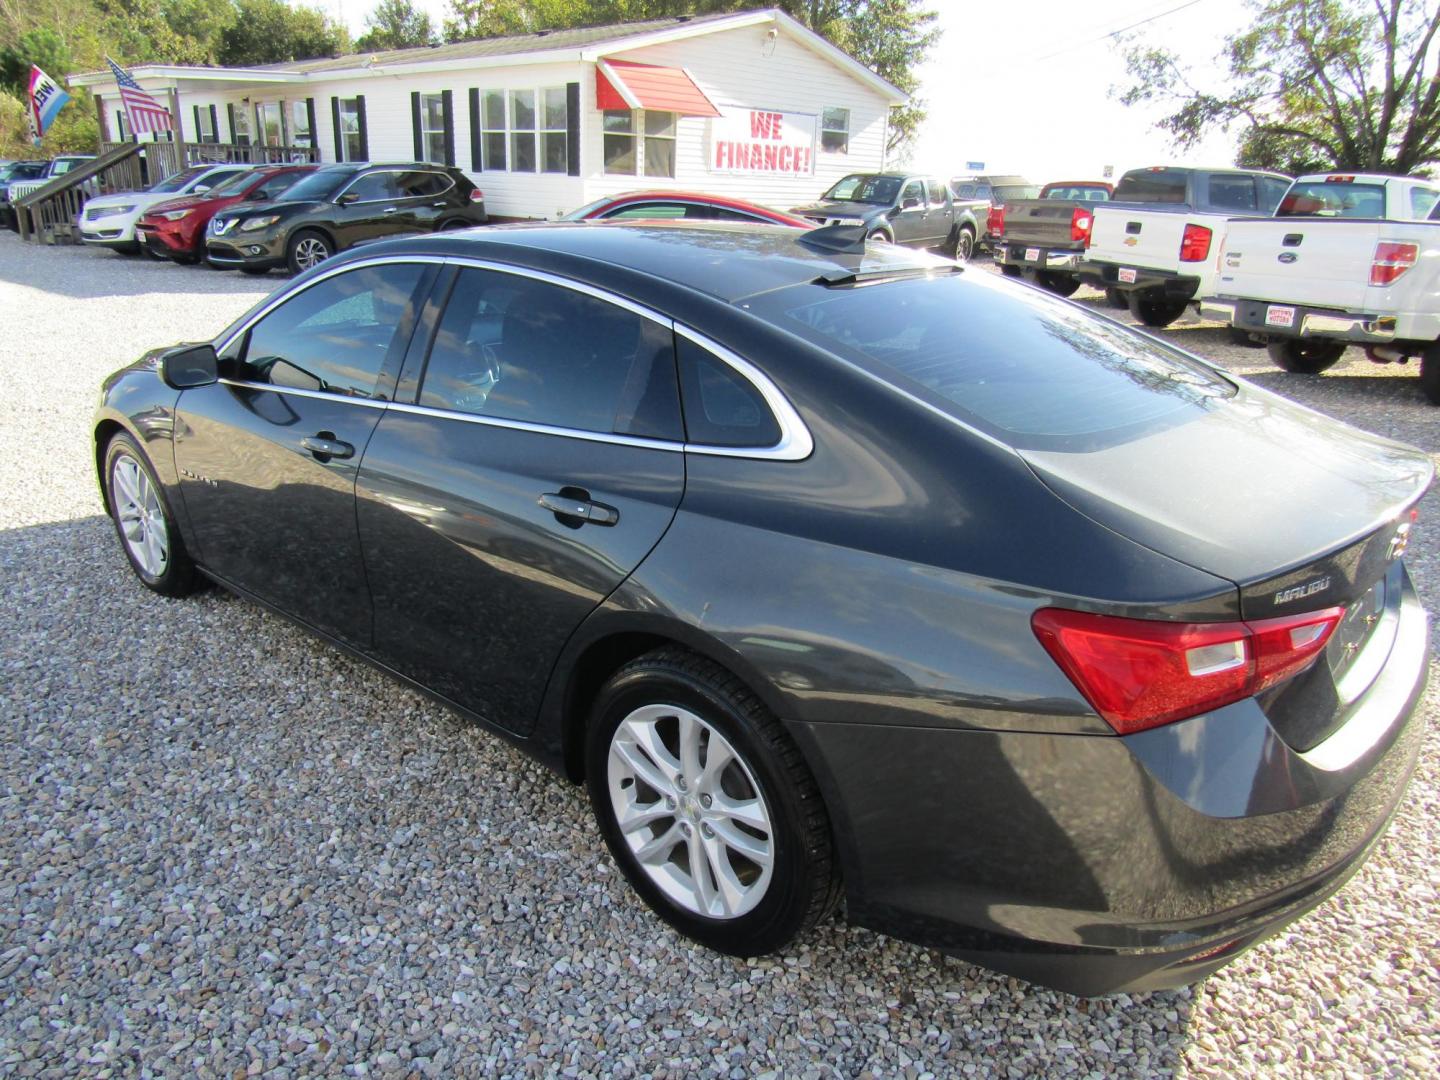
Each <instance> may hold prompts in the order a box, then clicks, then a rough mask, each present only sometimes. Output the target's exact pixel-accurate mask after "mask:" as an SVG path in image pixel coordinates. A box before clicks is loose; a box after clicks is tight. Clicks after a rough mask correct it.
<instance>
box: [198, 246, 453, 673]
mask: <svg viewBox="0 0 1440 1080" xmlns="http://www.w3.org/2000/svg"><path fill="white" fill-rule="evenodd" d="M434 275H435V268H434V266H433V265H431V264H424V263H386V264H379V265H372V266H367V267H361V268H356V269H351V270H345V271H343V272H340V273H336V274H332V275H329V276H326V277H322V278H320V279H318V280H317V281H315V282H313V283H312V284H310V285H309V286H308V287H306V288H304V289H301V290H300V291H298V292H295V293H292V294H290V295H289V296H287V297H285V298H284V299H282V300H281V301H280V302H279V303H278V304H277V305H276V306H274V307H273V308H271V309H269V310H268V311H266V312H264V313H263V314H262V315H261V316H260V317H259V319H258V320H256V321H255V322H254V323H253V324H252V325H251V326H250V327H249V328H248V329H247V330H245V331H244V332H242V333H240V334H239V335H237V336H236V337H235V338H234V339H233V340H232V342H231V343H229V344H225V345H222V375H223V377H222V378H221V380H220V382H218V383H216V384H215V385H213V386H207V387H203V388H201V389H197V390H187V391H185V392H184V394H182V395H181V398H180V403H179V407H178V410H177V416H176V420H175V464H176V466H177V468H178V469H179V472H180V488H181V492H182V493H183V495H182V497H183V501H184V505H185V511H186V513H187V515H188V517H189V520H190V524H191V532H190V536H191V538H193V540H194V542H195V546H196V548H197V551H196V553H195V554H196V555H197V557H198V558H199V559H200V561H201V562H202V563H203V565H205V566H206V567H207V568H208V569H210V570H212V571H213V572H214V573H216V574H218V575H219V576H221V577H223V578H224V579H225V580H226V581H228V582H230V583H231V584H234V585H237V586H239V587H241V588H242V589H245V590H247V591H248V592H250V593H253V594H254V595H255V596H257V597H259V598H260V599H261V600H264V601H266V602H268V603H271V604H274V605H275V606H276V607H278V608H280V609H282V610H283V611H285V612H287V613H289V614H291V615H294V616H296V617H298V618H299V619H301V620H303V621H304V622H306V623H308V624H310V625H311V626H313V627H315V628H316V629H318V630H321V631H323V632H325V633H328V634H331V635H333V636H334V637H336V638H339V639H340V640H342V641H345V642H347V643H349V644H352V645H355V646H357V647H361V648H365V647H368V646H369V644H370V638H371V610H370V594H369V591H368V589H367V588H366V584H365V571H364V567H363V566H362V564H361V558H360V545H359V536H358V534H357V530H356V525H355V474H356V470H357V469H358V468H359V466H360V462H361V459H362V458H363V457H364V455H365V446H366V443H368V442H369V440H370V436H371V433H372V432H373V431H374V429H375V425H376V422H377V421H378V420H379V419H380V416H381V413H382V412H383V411H384V408H385V399H386V397H387V396H388V389H389V387H390V386H391V385H393V382H394V378H395V374H396V372H397V370H398V368H399V365H400V362H401V359H402V358H403V355H404V351H405V348H406V345H407V344H408V342H409V337H410V331H411V329H412V327H413V325H414V312H415V301H416V297H417V296H420V295H423V294H422V292H421V290H422V289H423V288H424V287H425V286H426V285H427V284H428V282H429V280H430V279H432V278H433V277H434Z"/></svg>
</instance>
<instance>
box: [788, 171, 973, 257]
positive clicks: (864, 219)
mask: <svg viewBox="0 0 1440 1080" xmlns="http://www.w3.org/2000/svg"><path fill="white" fill-rule="evenodd" d="M790 212H791V213H792V214H798V215H800V216H801V217H805V218H809V219H810V220H811V221H814V222H817V223H818V224H820V225H864V226H865V232H866V238H867V239H871V240H882V241H885V242H886V243H891V244H905V245H907V246H909V247H920V248H932V247H933V248H939V249H940V251H941V252H943V253H944V254H946V255H948V256H950V257H951V258H952V259H959V260H960V261H961V262H964V261H965V260H967V259H969V258H970V253H971V252H972V251H974V249H975V238H976V237H977V236H978V235H979V231H978V230H979V226H978V224H977V222H976V221H975V219H974V218H973V217H970V216H968V215H966V216H963V217H960V218H958V219H957V215H956V212H955V206H954V204H953V201H952V199H951V197H950V189H949V188H948V187H946V186H945V184H944V183H943V182H942V181H939V180H936V179H934V178H933V177H929V176H919V175H916V174H914V173H900V172H896V173H851V174H850V175H849V176H846V177H844V178H843V179H841V180H839V181H838V182H837V183H836V184H835V185H834V186H833V187H831V188H830V190H829V191H827V192H825V194H824V195H822V196H820V200H819V202H814V203H810V204H808V205H806V206H797V207H794V208H793V209H792V210H791V211H790Z"/></svg>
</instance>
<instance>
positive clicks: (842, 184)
mask: <svg viewBox="0 0 1440 1080" xmlns="http://www.w3.org/2000/svg"><path fill="white" fill-rule="evenodd" d="M899 188H900V181H899V180H897V179H896V178H895V177H893V176H867V175H865V174H864V173H855V174H852V175H850V176H847V177H845V178H844V179H842V180H839V181H837V182H836V184H835V186H834V187H832V188H831V189H830V190H829V191H827V192H826V193H825V194H824V195H822V196H820V197H821V199H825V200H829V201H833V202H860V203H872V204H874V205H875V206H889V205H890V204H891V203H893V202H894V201H895V192H896V191H898V190H899Z"/></svg>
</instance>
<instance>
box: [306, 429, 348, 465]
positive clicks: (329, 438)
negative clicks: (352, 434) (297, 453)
mask: <svg viewBox="0 0 1440 1080" xmlns="http://www.w3.org/2000/svg"><path fill="white" fill-rule="evenodd" d="M300 445H301V446H303V447H304V448H305V449H306V450H309V451H310V453H312V454H314V455H315V457H316V458H317V459H318V460H320V461H329V460H330V459H331V458H349V457H354V456H355V447H353V446H351V445H350V444H349V443H348V442H340V441H339V440H338V439H336V438H335V436H333V435H331V434H330V432H328V431H322V432H321V433H320V434H319V435H307V436H306V437H305V438H303V439H301V440H300Z"/></svg>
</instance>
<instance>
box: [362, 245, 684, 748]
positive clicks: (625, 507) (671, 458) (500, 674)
mask: <svg viewBox="0 0 1440 1080" xmlns="http://www.w3.org/2000/svg"><path fill="white" fill-rule="evenodd" d="M450 273H453V274H454V279H453V282H452V281H450V280H446V279H444V278H442V280H441V282H440V286H439V288H438V289H437V293H439V292H444V291H445V290H446V289H447V288H448V289H450V290H451V291H450V292H449V297H448V300H447V301H446V302H445V306H444V309H443V315H442V316H440V317H439V319H438V324H437V326H436V329H435V331H434V340H433V345H431V347H430V349H429V356H428V360H426V359H425V357H424V356H422V355H420V354H421V353H423V352H424V349H423V339H425V338H427V337H428V336H429V335H428V334H427V332H426V330H425V328H422V331H421V332H420V333H417V334H416V335H415V338H416V345H415V346H414V347H413V348H412V350H411V356H410V358H409V359H408V360H407V362H406V367H405V373H404V375H403V377H402V380H401V390H400V391H399V393H398V394H397V401H396V403H395V404H394V405H392V407H391V408H390V409H389V410H388V411H386V413H385V414H384V416H383V417H382V418H381V420H380V423H379V425H378V427H377V428H376V431H375V435H374V437H373V438H372V439H371V441H370V445H369V448H368V449H367V450H366V454H365V461H364V464H363V466H362V468H361V470H360V474H359V478H358V481H359V482H358V488H357V491H358V495H359V499H358V504H357V505H358V519H359V527H360V540H361V545H362V547H363V550H364V554H365V567H366V573H367V577H368V579H369V582H370V588H371V591H372V594H373V597H374V607H375V652H376V655H377V657H378V658H379V659H380V660H381V661H382V662H384V663H385V664H387V665H389V666H390V667H392V668H394V669H396V670H398V671H400V672H403V673H404V674H406V675H408V676H410V677H411V678H413V679H415V680H416V681H417V682H419V683H421V684H423V685H424V686H426V687H428V688H429V689H430V690H432V691H434V692H436V693H439V694H441V695H443V696H444V697H446V698H448V699H449V700H451V701H452V702H454V703H456V704H458V705H460V706H462V707H464V708H466V709H469V710H471V711H473V712H476V713H479V714H481V715H483V716H484V717H486V718H487V719H489V720H490V721H492V722H493V723H496V724H499V725H501V726H504V727H506V728H509V729H511V730H514V731H517V732H520V733H522V734H523V733H525V732H527V731H528V730H529V729H530V727H531V725H533V723H534V721H535V717H536V713H537V710H538V708H539V702H540V698H541V696H542V694H543V691H544V688H545V685H546V682H547V681H548V679H549V676H550V671H551V669H552V667H553V665H554V663H555V660H556V658H557V657H558V655H559V653H560V650H561V648H562V647H563V645H564V643H565V641H566V640H567V639H568V638H569V637H570V635H571V633H572V632H573V631H574V630H575V628H576V627H577V626H579V625H580V623H581V622H582V621H583V620H584V618H585V617H586V616H587V615H588V614H589V613H590V612H591V611H592V610H593V609H594V608H595V607H596V605H598V604H599V603H600V602H601V601H603V600H604V599H605V597H606V596H608V595H609V594H610V593H611V592H612V591H613V590H614V589H615V588H616V587H617V586H618V585H619V584H620V582H621V581H623V580H624V579H625V577H626V576H627V575H628V574H629V573H630V572H631V571H632V570H633V569H634V568H635V567H636V566H637V565H638V564H639V562H640V560H641V559H643V558H644V557H645V555H646V554H647V553H648V552H649V551H650V549H651V548H652V547H654V545H655V543H656V542H657V541H658V540H659V539H660V537H661V535H662V534H663V533H664V532H665V530H666V529H667V528H668V527H669V524H670V521H671V519H672V518H673V517H674V514H675V509H676V507H677V506H678V505H679V502H680V496H681V494H682V493H683V491H684V486H685V462H684V454H683V453H682V452H681V448H682V445H683V440H684V436H683V434H682V431H683V429H682V425H681V421H680V412H679V398H678V391H677V387H676V379H675V358H674V341H673V334H672V329H671V326H670V325H669V323H668V321H666V320H663V319H658V318H652V317H647V316H645V315H641V314H639V313H637V312H636V311H635V310H633V309H630V308H627V307H624V306H621V305H620V304H617V303H612V302H611V301H609V300H606V299H601V298H600V297H597V296H595V295H592V294H589V293H586V292H581V291H577V290H575V289H572V288H569V287H566V286H565V285H562V284H560V283H558V282H557V281H555V280H553V279H551V280H540V279H538V278H537V277H533V276H529V275H528V274H526V273H525V272H523V271H519V270H516V271H514V272H510V271H502V270H495V269H481V268H479V267H463V268H460V269H458V270H454V271H447V274H450ZM422 363H423V368H424V377H423V382H421V383H420V384H419V385H418V388H417V387H415V386H414V382H415V376H414V373H415V372H418V371H419V369H420V368H421V366H422ZM402 398H403V399H404V401H405V402H406V403H402V401H401V400H400V399H402Z"/></svg>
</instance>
